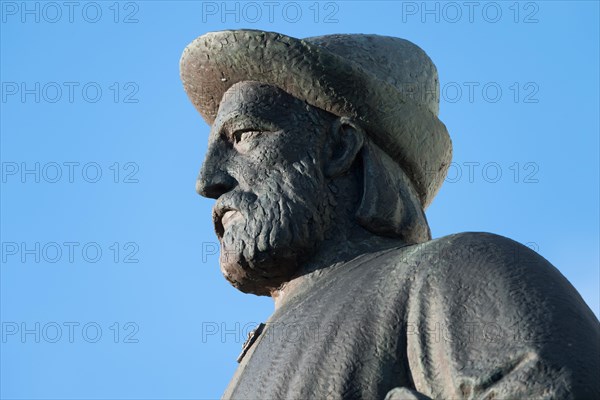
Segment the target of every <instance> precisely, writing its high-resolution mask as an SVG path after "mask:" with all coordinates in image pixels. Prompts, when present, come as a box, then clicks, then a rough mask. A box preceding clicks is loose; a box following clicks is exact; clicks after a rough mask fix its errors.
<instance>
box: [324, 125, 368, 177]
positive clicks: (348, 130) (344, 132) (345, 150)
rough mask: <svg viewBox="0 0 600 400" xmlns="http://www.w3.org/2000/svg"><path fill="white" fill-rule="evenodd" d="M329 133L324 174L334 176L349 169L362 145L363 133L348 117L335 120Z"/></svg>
mask: <svg viewBox="0 0 600 400" xmlns="http://www.w3.org/2000/svg"><path fill="white" fill-rule="evenodd" d="M329 133H330V134H329V139H328V141H327V142H328V151H327V158H326V160H325V176H327V177H328V178H335V177H337V176H340V175H342V174H343V173H345V172H346V171H348V170H349V169H350V167H351V166H352V164H353V163H354V160H356V157H357V155H358V152H359V151H360V149H361V148H362V146H363V142H364V137H365V133H364V130H363V129H362V128H361V127H360V125H358V124H357V123H356V122H354V121H353V120H352V119H351V118H348V117H340V118H338V119H337V120H335V121H334V123H333V124H332V125H331V131H330V132H329Z"/></svg>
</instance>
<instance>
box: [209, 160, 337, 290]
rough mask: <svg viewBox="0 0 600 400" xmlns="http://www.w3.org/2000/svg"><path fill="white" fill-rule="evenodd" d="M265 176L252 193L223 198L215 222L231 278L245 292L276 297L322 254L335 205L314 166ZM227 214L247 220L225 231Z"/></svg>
mask: <svg viewBox="0 0 600 400" xmlns="http://www.w3.org/2000/svg"><path fill="white" fill-rule="evenodd" d="M260 175H261V176H258V179H256V180H255V182H259V183H260V184H259V185H256V186H255V185H253V187H252V191H241V190H240V189H239V186H238V187H237V188H236V189H234V190H233V191H231V192H228V193H225V194H224V195H222V196H221V197H220V198H219V199H218V201H217V204H216V205H215V211H214V212H213V218H214V220H215V226H216V231H217V236H219V240H220V242H221V255H220V265H221V271H222V273H223V275H224V276H225V278H226V279H227V280H228V281H229V282H230V283H231V284H232V285H233V286H234V287H236V288H237V289H239V290H241V291H242V292H245V293H254V294H256V295H270V294H271V291H272V290H274V289H277V288H278V287H280V286H281V285H282V284H283V283H285V282H287V281H289V280H290V279H291V278H293V277H294V275H295V274H296V273H297V272H298V270H299V267H300V266H301V264H302V263H303V262H305V261H306V260H307V259H309V258H310V257H311V256H312V255H313V254H314V253H315V252H316V250H317V247H318V245H319V244H320V243H321V242H322V241H323V239H324V237H325V231H326V227H327V226H329V225H330V221H331V219H332V213H331V211H330V210H331V207H332V205H333V200H332V198H331V193H330V192H329V190H328V189H327V187H326V185H325V181H324V178H323V176H322V174H321V171H320V170H318V169H317V168H316V166H315V165H314V163H312V162H304V161H303V162H298V163H295V164H294V165H291V166H288V168H283V167H276V168H273V169H269V170H268V171H265V172H264V173H263V174H260ZM227 209H234V210H238V211H239V213H240V214H241V216H242V218H239V219H237V220H236V221H234V222H232V223H231V224H229V226H227V227H226V228H223V225H220V216H217V214H216V210H227ZM221 215H222V212H221Z"/></svg>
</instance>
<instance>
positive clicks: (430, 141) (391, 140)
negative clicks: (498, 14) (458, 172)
mask: <svg viewBox="0 0 600 400" xmlns="http://www.w3.org/2000/svg"><path fill="white" fill-rule="evenodd" d="M180 70H181V80H182V81H183V86H184V88H185V91H186V92H187V94H188V96H189V98H190V100H191V101H192V103H193V104H194V106H195V107H196V109H197V110H198V111H199V112H200V114H201V115H202V117H203V118H204V120H205V121H206V122H207V123H208V124H211V125H212V123H213V122H214V120H215V117H216V115H217V112H218V109H219V104H220V102H221V98H222V97H223V94H224V93H225V92H226V91H227V90H228V89H229V88H230V87H231V86H233V85H234V84H236V83H238V82H242V81H259V82H263V83H267V84H271V85H275V86H277V87H279V88H281V89H283V90H285V91H286V92H288V93H290V94H291V95H293V96H295V97H297V98H299V99H302V100H304V101H306V102H307V103H308V104H311V105H313V106H315V107H318V108H321V109H323V110H325V111H328V112H330V113H332V114H335V115H338V116H346V117H351V118H354V119H355V120H356V121H357V122H358V123H359V124H361V125H362V126H363V128H364V129H365V130H366V131H367V133H368V134H369V136H370V138H371V139H372V140H373V141H374V142H375V143H376V144H377V145H378V146H379V147H380V148H381V149H382V150H383V151H385V152H386V153H387V154H388V155H390V156H391V157H392V159H394V160H395V161H397V162H398V163H399V164H400V165H401V166H402V168H403V169H404V170H405V171H406V173H407V174H408V176H409V177H410V178H411V180H412V182H413V183H414V185H415V189H416V191H417V193H418V194H419V197H420V200H421V204H422V205H423V208H426V207H427V206H428V205H429V204H430V203H431V201H432V200H433V198H434V196H435V195H436V193H437V191H438V190H439V188H440V186H441V185H442V183H443V181H444V178H445V177H446V173H447V170H448V167H449V165H450V161H451V158H452V143H451V141H450V136H449V135H448V131H447V130H446V127H445V125H444V124H443V123H442V122H441V121H440V120H439V119H438V117H437V116H438V110H439V81H438V75H437V70H436V68H435V65H434V64H433V62H432V61H431V59H430V58H429V57H428V56H427V54H425V52H424V51H423V50H421V49H420V48H419V47H418V46H416V45H415V44H413V43H411V42H409V41H407V40H404V39H399V38H394V37H388V36H379V35H360V34H336V35H326V36H319V37H311V38H306V39H296V38H293V37H290V36H286V35H282V34H279V33H274V32H263V31H256V30H230V31H219V32H210V33H207V34H205V35H202V36H200V37H198V38H197V39H195V40H194V41H193V42H192V43H190V44H189V45H188V46H187V47H186V48H185V50H184V52H183V55H182V56H181V61H180Z"/></svg>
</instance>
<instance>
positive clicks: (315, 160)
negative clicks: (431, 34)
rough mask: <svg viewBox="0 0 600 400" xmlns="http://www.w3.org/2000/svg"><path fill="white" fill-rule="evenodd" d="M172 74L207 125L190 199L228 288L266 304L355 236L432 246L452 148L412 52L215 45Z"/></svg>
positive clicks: (292, 44) (363, 39) (221, 35)
mask: <svg viewBox="0 0 600 400" xmlns="http://www.w3.org/2000/svg"><path fill="white" fill-rule="evenodd" d="M378 57H379V59H378ZM386 57H387V59H386ZM398 60H401V62H400V63H399V62H398ZM181 71H182V80H183V82H184V86H185V88H186V91H187V93H188V95H189V97H190V99H191V100H192V102H193V103H194V105H195V106H196V108H197V109H198V110H199V111H200V113H201V114H202V116H203V117H204V118H205V120H206V121H207V122H208V123H209V124H210V125H211V132H210V137H209V145H208V150H207V154H206V159H205V161H204V164H203V166H202V168H201V171H200V175H199V177H198V181H197V191H198V193H200V194H201V195H203V196H205V197H210V198H214V199H216V203H215V206H214V208H213V222H214V225H215V231H216V234H217V236H218V238H219V241H220V243H221V258H220V264H221V270H222V271H223V273H224V275H225V277H226V278H227V279H228V280H229V281H230V282H231V283H232V284H233V285H234V286H235V287H237V288H238V289H240V290H242V291H244V292H249V293H255V294H259V295H268V294H271V293H272V292H273V291H274V290H277V289H278V288H279V287H280V286H281V285H282V284H284V283H286V282H287V281H289V280H290V279H291V278H292V277H294V276H295V275H297V274H298V272H299V270H300V269H301V267H302V265H303V264H304V263H306V262H307V261H309V260H310V259H311V258H312V257H313V256H314V255H315V254H317V253H318V252H319V250H320V249H321V248H322V247H323V246H336V243H337V244H339V243H338V242H339V241H343V240H345V237H346V235H348V232H349V231H351V230H361V231H362V232H368V234H369V235H373V236H382V237H387V238H396V239H397V240H398V241H399V242H402V243H405V244H412V243H419V242H423V241H426V240H429V239H430V238H431V236H430V231H429V227H428V225H427V221H426V218H425V214H424V209H425V208H426V206H427V205H428V204H429V203H430V201H431V199H432V198H433V196H434V195H435V193H436V192H437V190H438V189H439V186H440V185H441V181H442V180H443V178H444V176H445V173H446V170H447V167H448V165H449V161H450V154H451V145H450V141H449V138H448V134H447V132H446V130H445V127H444V126H443V124H442V123H441V122H440V121H439V120H438V119H437V107H438V102H439V99H438V97H437V91H436V90H437V85H438V83H437V73H436V71H435V67H434V66H433V64H432V63H431V61H430V60H429V58H428V57H427V56H426V55H425V53H424V52H422V50H420V49H419V48H418V47H416V46H415V45H413V44H411V43H410V42H407V41H404V40H402V39H396V38H387V37H380V36H375V35H331V36H324V37H319V38H310V39H305V40H303V41H301V40H298V39H294V38H290V37H287V36H283V35H279V34H275V33H266V32H258V31H224V32H215V33H210V34H207V35H204V36H201V37H200V38H198V39H196V40H195V41H194V42H193V43H192V44H190V46H188V48H186V51H185V52H184V54H183V56H182V61H181ZM392 72H394V73H392ZM408 78H410V79H412V80H408ZM403 79H404V80H405V81H404V82H402V80H403ZM361 85H362V86H361ZM401 89H402V90H401ZM404 89H407V90H404ZM428 96H429V97H428ZM415 152H419V153H415ZM336 239H339V240H337V241H336Z"/></svg>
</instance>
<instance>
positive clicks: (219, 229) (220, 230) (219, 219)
mask: <svg viewBox="0 0 600 400" xmlns="http://www.w3.org/2000/svg"><path fill="white" fill-rule="evenodd" d="M241 218H242V213H240V211H239V210H236V209H234V208H218V209H216V210H215V211H214V214H213V221H214V224H215V232H216V234H217V236H218V237H219V238H222V237H223V234H224V233H225V229H227V228H228V227H229V226H231V224H233V223H234V222H235V221H237V220H239V219H241Z"/></svg>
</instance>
